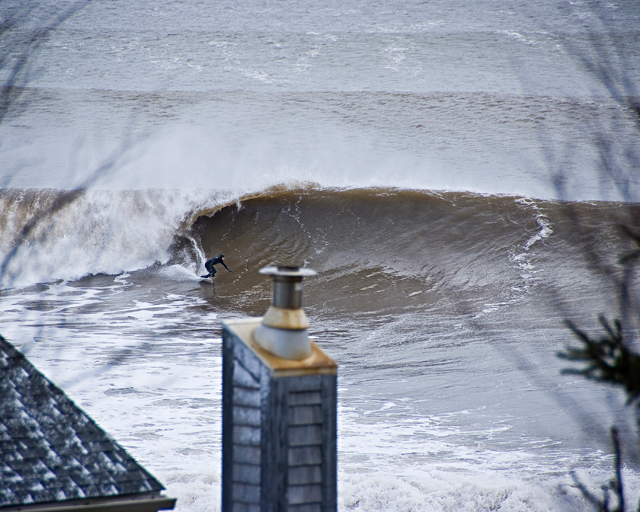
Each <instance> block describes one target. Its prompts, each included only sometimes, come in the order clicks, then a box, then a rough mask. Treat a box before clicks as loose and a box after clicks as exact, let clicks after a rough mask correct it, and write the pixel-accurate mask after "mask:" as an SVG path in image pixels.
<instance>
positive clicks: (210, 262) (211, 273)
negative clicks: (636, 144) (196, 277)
mask: <svg viewBox="0 0 640 512" xmlns="http://www.w3.org/2000/svg"><path fill="white" fill-rule="evenodd" d="M218 263H220V264H221V265H222V266H223V267H224V268H226V269H227V270H229V267H227V264H226V263H225V262H224V254H221V255H220V256H217V257H215V258H211V259H210V260H207V262H206V263H205V264H204V268H206V269H207V272H209V273H208V274H207V275H206V276H201V277H205V278H206V277H213V276H215V275H216V272H217V270H216V269H215V268H214V267H213V266H214V265H217V264H218ZM229 272H231V270H229Z"/></svg>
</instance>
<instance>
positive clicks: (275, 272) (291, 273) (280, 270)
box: [260, 265, 317, 277]
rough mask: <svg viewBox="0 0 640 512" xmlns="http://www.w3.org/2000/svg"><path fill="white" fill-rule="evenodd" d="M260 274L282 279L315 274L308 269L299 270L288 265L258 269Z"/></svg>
mask: <svg viewBox="0 0 640 512" xmlns="http://www.w3.org/2000/svg"><path fill="white" fill-rule="evenodd" d="M260 273H261V274H265V275H269V276H283V277H310V276H315V275H316V274H317V272H316V271H315V270H312V269H310V268H300V267H294V266H289V265H278V266H277V267H276V266H268V267H264V268H261V269H260Z"/></svg>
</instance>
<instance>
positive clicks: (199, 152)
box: [0, 0, 640, 512]
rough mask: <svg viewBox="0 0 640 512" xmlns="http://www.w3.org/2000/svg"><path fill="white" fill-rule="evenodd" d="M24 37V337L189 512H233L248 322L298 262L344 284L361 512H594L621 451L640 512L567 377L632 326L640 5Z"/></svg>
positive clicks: (11, 52)
mask: <svg viewBox="0 0 640 512" xmlns="http://www.w3.org/2000/svg"><path fill="white" fill-rule="evenodd" d="M0 20H2V25H1V26H2V28H0V80H1V81H2V84H4V88H3V89H2V92H1V94H2V97H1V99H2V103H1V104H0V107H1V108H0V212H2V215H1V216H0V258H1V260H0V261H1V262H2V263H1V267H0V272H1V274H0V283H1V284H0V332H1V333H2V334H3V335H4V336H5V337H6V338H7V339H8V340H9V341H11V342H12V343H14V344H15V345H16V346H17V347H18V348H19V349H21V350H22V351H23V352H24V353H25V354H26V355H27V356H28V357H29V358H30V359H31V361H32V362H34V364H36V366H37V367H38V368H39V369H41V370H42V371H43V372H44V373H45V374H46V375H47V376H48V377H49V378H51V379H52V380H53V381H54V382H55V383H56V384H58V385H59V386H61V387H62V388H63V389H64V390H65V391H66V392H67V394H68V395H69V396H70V397H71V398H72V399H73V400H75V401H76V403H77V404H78V405H79V406H81V407H82V408H83V409H84V410H85V411H86V412H87V413H88V414H89V415H90V416H92V417H93V418H94V419H95V420H96V421H97V422H98V423H99V424H100V425H101V426H102V427H103V428H105V430H107V431H108V432H109V433H110V434H111V435H112V436H113V437H114V438H115V439H116V440H118V442H120V443H121V444H122V445H123V446H124V447H125V448H126V449H127V450H128V451H129V452H130V453H131V454H132V455H133V456H134V457H135V458H136V459H137V460H139V461H140V462H141V463H142V464H143V465H144V466H145V467H146V468H147V469H148V470H149V471H150V472H152V473H153V474H154V475H156V476H157V477H158V478H159V479H160V480H161V481H162V482H163V483H164V484H165V486H166V487H167V494H169V495H171V496H175V497H177V498H178V504H177V510H179V511H185V512H187V511H189V512H190V511H194V512H195V511H197V512H199V511H209V510H219V508H220V469H221V468H220V458H221V453H220V444H221V443H220V441H221V403H220V399H221V372H220V366H221V340H220V321H221V320H224V319H228V318H238V317H246V316H259V315H261V314H263V313H264V311H265V310H266V308H267V306H268V303H269V299H270V293H271V292H270V283H269V281H268V280H267V279H265V278H264V276H261V275H259V274H258V270H259V269H260V268H262V267H263V266H265V265H269V264H278V263H280V264H299V265H304V266H308V267H310V268H313V269H315V270H317V271H318V275H317V276H316V277H313V278H309V279H307V280H306V281H305V291H304V301H305V310H306V312H307V315H308V316H309V318H310V321H311V325H312V327H311V330H312V332H313V335H314V336H315V337H316V339H317V342H318V344H319V345H320V346H321V347H322V348H323V349H324V350H325V351H326V352H327V353H328V354H329V355H330V356H331V357H333V358H334V359H335V360H336V361H337V362H338V363H339V365H340V367H339V390H338V392H339V405H338V408H339V416H338V451H339V466H338V471H339V482H338V490H339V509H340V510H341V511H347V510H356V511H459V510H467V511H485V510H500V511H502V512H505V511H521V510H527V511H547V510H554V511H556V510H584V509H585V507H586V506H587V505H586V504H585V502H584V499H583V498H582V496H581V495H580V492H579V491H578V490H577V489H576V487H575V485H573V482H572V479H571V477H570V475H569V472H570V471H572V470H573V471H575V472H576V474H577V475H578V476H579V478H580V479H581V480H582V481H584V482H585V483H588V484H589V485H590V486H592V488H593V489H598V488H599V486H600V484H601V483H602V482H604V481H605V480H607V479H608V478H610V467H611V455H610V446H609V441H608V428H609V426H610V425H611V424H613V423H614V422H615V423H616V424H617V425H619V426H620V427H621V429H622V432H623V440H624V442H625V444H624V446H625V449H626V450H628V451H630V452H631V453H630V455H631V456H630V458H629V461H628V463H627V465H626V466H625V468H624V476H625V481H626V485H627V493H628V497H629V498H630V499H633V500H635V499H637V497H638V494H639V493H640V479H639V478H638V477H639V476H640V472H639V469H638V467H637V460H638V457H637V454H635V453H633V450H632V448H633V446H634V442H633V441H634V440H635V439H637V438H636V437H634V436H635V431H634V427H633V426H632V425H633V421H632V417H631V416H630V411H629V410H628V409H627V407H625V404H624V396H621V394H619V393H618V392H617V391H616V390H614V389H610V388H606V387H602V386H599V385H597V384H594V383H592V382H586V381H584V380H583V379H581V378H578V377H575V376H561V375H560V370H561V369H562V368H564V367H566V365H567V363H566V362H563V361H561V360H559V359H558V358H557V357H556V352H557V351H559V350H561V349H562V348H563V347H565V346H566V345H567V344H569V343H571V342H572V341H573V338H572V335H571V333H570V332H569V331H568V329H567V328H566V327H565V325H564V320H565V319H573V320H575V321H576V322H578V323H579V325H580V326H582V327H584V328H585V329H592V330H594V329H597V315H598V314H599V313H606V314H607V315H609V316H610V317H613V316H614V315H615V314H616V305H617V299H618V290H617V288H616V286H615V283H616V279H618V278H619V269H618V266H617V263H616V260H617V258H618V257H619V256H620V255H621V254H624V253H626V251H628V250H629V249H630V244H629V243H628V241H627V240H626V239H625V237H624V236H622V234H621V233H620V230H619V229H618V225H619V224H620V223H626V224H628V225H631V226H635V227H637V225H638V219H639V218H640V215H639V213H640V212H638V207H637V204H638V203H639V202H640V198H639V197H638V193H639V191H640V189H639V188H638V186H639V184H640V183H639V179H640V178H639V176H638V173H637V171H636V169H637V166H635V164H637V163H638V162H640V144H639V143H638V140H640V139H639V138H638V133H639V126H638V118H637V115H636V113H635V112H634V110H633V108H632V107H633V105H634V102H637V98H638V97H640V94H638V84H639V83H640V67H639V66H638V65H637V62H639V61H638V57H640V55H639V54H640V37H639V29H638V27H640V4H639V3H638V2H636V1H629V2H613V1H612V2H590V1H576V2H567V1H554V0H544V1H540V2H535V3H533V2H521V1H512V0H501V1H497V0H495V1H494V0H480V1H477V2H458V1H447V2H445V1H430V2H399V1H396V2H383V3H375V2H358V1H354V0H347V1H342V2H324V3H322V4H318V3H315V2H307V1H299V2H290V3H286V4H285V3H282V2H276V1H272V0H264V1H260V2H258V1H250V2H244V3H242V4H238V3H236V2H202V1H195V0H175V1H159V0H157V1H153V0H141V1H138V2H121V1H111V2H73V1H66V2H43V1H35V0H34V1H30V2H26V3H25V2H12V1H6V2H3V3H2V4H0ZM34 34H38V37H34ZM596 64H597V65H596ZM220 252H224V254H225V255H226V261H227V264H228V265H229V267H230V268H231V270H232V271H233V272H232V273H227V272H225V271H224V269H222V271H220V272H219V273H218V275H217V276H216V278H215V280H216V282H215V284H214V285H213V286H212V285H210V284H205V283H200V282H199V279H198V277H197V276H198V275H199V274H201V273H202V272H204V268H203V263H204V261H205V259H206V258H208V257H211V256H214V255H217V254H219V253H220ZM632 292H635V290H633V289H632ZM634 461H635V462H634Z"/></svg>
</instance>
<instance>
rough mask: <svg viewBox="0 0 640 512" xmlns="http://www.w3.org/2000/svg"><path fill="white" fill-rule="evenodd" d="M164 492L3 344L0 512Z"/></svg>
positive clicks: (0, 346)
mask: <svg viewBox="0 0 640 512" xmlns="http://www.w3.org/2000/svg"><path fill="white" fill-rule="evenodd" d="M162 490H164V487H163V486H162V484H160V482H158V481H157V480H156V479H155V478H154V477H153V476H152V475H151V474H149V473H148V472H147V471H146V470H145V469H144V468H143V467H142V466H140V465H139V464H138V463H137V462H136V461H135V460H134V459H133V458H132V457H131V456H130V455H129V454H128V453H127V452H125V451H124V449H123V448H122V447H121V446H120V445H118V443H116V442H115V441H114V440H113V439H111V438H110V437H109V436H108V435H107V434H106V433H105V432H104V431H103V430H102V429H101V428H100V427H98V425H96V423H95V422H94V421H93V420H92V419H91V418H89V417H88V416H87V415H86V414H85V413H84V412H82V410H81V409H80V408H78V407H77V406H76V405H75V404H74V403H73V402H72V401H71V399H69V397H67V396H66V395H65V394H64V393H63V392H62V391H61V390H60V389H59V388H57V387H56V386H55V385H54V384H52V383H51V382H50V381H49V380H48V379H47V378H46V377H45V376H44V375H42V374H41V373H40V372H39V371H38V370H37V369H36V368H35V367H34V366H33V365H32V364H31V363H30V362H29V361H28V360H27V358H26V357H24V356H23V355H22V354H21V353H20V352H18V351H17V350H16V349H15V348H14V347H13V345H11V344H10V343H9V342H7V341H6V340H5V339H4V338H3V337H2V336H0V509H1V508H2V507H7V506H16V505H26V504H34V503H47V502H61V501H65V500H73V499H82V498H102V497H107V496H124V495H135V494H141V493H159V492H160V491H162Z"/></svg>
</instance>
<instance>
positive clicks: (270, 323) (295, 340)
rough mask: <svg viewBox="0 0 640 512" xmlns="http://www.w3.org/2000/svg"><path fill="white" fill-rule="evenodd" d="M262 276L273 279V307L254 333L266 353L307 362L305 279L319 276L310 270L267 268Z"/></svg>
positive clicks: (308, 344) (281, 267)
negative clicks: (304, 306) (303, 306)
mask: <svg viewBox="0 0 640 512" xmlns="http://www.w3.org/2000/svg"><path fill="white" fill-rule="evenodd" d="M260 273H261V274H265V275H270V276H272V277H273V296H272V299H271V305H270V306H269V309H267V312H266V314H265V316H264V318H263V320H262V323H261V324H260V325H259V326H258V328H257V329H256V331H255V333H254V340H255V341H256V343H257V344H258V345H260V346H261V347H262V348H264V349H265V350H268V351H269V352H271V353H272V354H275V355H277V356H279V357H284V358H286V359H296V360H301V359H305V358H306V357H308V356H309V355H310V354H311V343H310V341H309V333H308V329H309V321H308V320H307V316H306V315H305V314H304V310H303V309H302V279H303V278H304V277H308V276H314V275H316V272H315V271H314V270H311V269H310V268H299V267H293V266H279V267H264V268H263V269H261V270H260Z"/></svg>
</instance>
